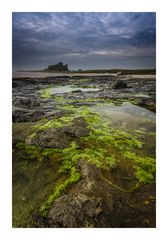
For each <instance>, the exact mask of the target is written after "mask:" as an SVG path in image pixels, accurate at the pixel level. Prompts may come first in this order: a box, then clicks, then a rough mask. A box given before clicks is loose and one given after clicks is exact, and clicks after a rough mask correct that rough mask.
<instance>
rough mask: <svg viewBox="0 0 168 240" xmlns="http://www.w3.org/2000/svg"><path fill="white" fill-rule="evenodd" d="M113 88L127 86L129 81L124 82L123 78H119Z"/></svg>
mask: <svg viewBox="0 0 168 240" xmlns="http://www.w3.org/2000/svg"><path fill="white" fill-rule="evenodd" d="M113 88H114V89H122V88H127V83H126V82H124V81H123V80H118V81H116V82H115V83H114V85H113Z"/></svg>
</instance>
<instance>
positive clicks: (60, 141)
mask: <svg viewBox="0 0 168 240" xmlns="http://www.w3.org/2000/svg"><path fill="white" fill-rule="evenodd" d="M88 134H89V129H87V125H86V123H85V121H84V120H83V119H82V118H75V119H74V120H73V122H72V124H70V125H69V126H64V127H60V128H49V129H47V130H44V131H39V132H37V133H36V136H35V137H34V138H27V139H26V144H28V145H35V146H40V147H44V148H66V147H69V145H70V143H71V141H73V140H78V141H79V138H80V137H84V136H87V135H88Z"/></svg>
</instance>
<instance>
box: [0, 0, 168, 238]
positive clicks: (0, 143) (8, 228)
mask: <svg viewBox="0 0 168 240" xmlns="http://www.w3.org/2000/svg"><path fill="white" fill-rule="evenodd" d="M12 12H156V13H157V14H156V15H157V228H156V229H136V228H131V229H122V228H117V229H20V228H17V229H14V228H13V229H12V193H11V192H12V180H11V176H12V157H11V156H12V150H11V149H12V148H11V143H12V141H11V136H12V128H11V122H12V119H11V112H12V105H11V102H12ZM167 15H168V13H167V6H166V1H164V0H159V1H158V0H148V1H147V0H141V1H136V0H116V1H114V0H103V1H98V0H92V1H91V0H85V1H84V0H71V1H70V0H66V1H65V0H64V1H57V0H55V1H54V0H41V1H38V0H4V1H3V3H2V1H1V9H0V59H1V61H0V63H1V71H0V80H1V87H0V110H1V117H0V164H1V167H0V178H1V179H0V189H1V197H0V216H1V217H0V237H1V239H5V240H6V239H7V240H8V239H12V240H15V239H16V240H20V239H23V238H24V239H25V240H30V239H33V240H34V239H40V240H44V239H45V240H46V239H49V240H52V239H59V240H62V239H80V240H83V239H85V240H86V239H88V240H90V239H96V240H102V239H103V238H105V239H106V240H108V239H113V238H114V239H120V238H121V239H129V240H135V239H136V240H144V239H148V240H150V239H152V240H155V239H156V240H158V239H160V238H161V239H167V237H168V236H166V235H167V213H166V210H167V206H168V196H167V193H166V190H167V184H166V183H167V178H166V177H167V172H168V168H167V162H168V157H167V152H165V149H166V148H167V136H166V133H167V130H168V129H167V125H168V114H166V110H167V109H166V108H167V106H165V104H163V103H166V105H167V102H168V101H166V100H167V99H166V97H167V96H168V93H167V91H168V79H166V78H167V75H166V73H167V72H166V70H167V56H168V55H167V53H168V52H167V44H168V34H167V24H166V22H168V19H167ZM158 83H159V84H158ZM164 135H165V140H164Z"/></svg>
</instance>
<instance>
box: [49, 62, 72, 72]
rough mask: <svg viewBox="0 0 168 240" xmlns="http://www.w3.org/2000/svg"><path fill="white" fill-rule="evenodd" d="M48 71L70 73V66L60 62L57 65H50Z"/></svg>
mask: <svg viewBox="0 0 168 240" xmlns="http://www.w3.org/2000/svg"><path fill="white" fill-rule="evenodd" d="M45 70H47V71H58V72H64V71H69V69H68V64H65V65H64V64H63V62H59V63H58V64H55V65H49V66H48V68H47V69H45Z"/></svg>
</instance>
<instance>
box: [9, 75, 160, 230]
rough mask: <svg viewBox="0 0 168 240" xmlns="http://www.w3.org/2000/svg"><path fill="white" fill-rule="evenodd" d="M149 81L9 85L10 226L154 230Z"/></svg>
mask: <svg viewBox="0 0 168 240" xmlns="http://www.w3.org/2000/svg"><path fill="white" fill-rule="evenodd" d="M155 81H156V80H155V78H153V79H151V78H147V77H145V78H139V79H137V78H132V77H130V78H128V76H127V80H124V76H122V77H120V76H87V77H86V76H83V77H76V76H74V77H69V76H66V77H59V76H58V77H47V78H37V79H35V78H31V79H30V78H25V79H20V78H19V79H16V78H15V79H13V111H12V112H13V226H14V227H56V228H57V227H66V228H68V227H70V228H73V227H103V228H104V227H112V228H113V227H155V224H156V223H155V221H156V220H155V207H156V206H155V147H156V146H155V111H156V89H155V88H156V82H155Z"/></svg>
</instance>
